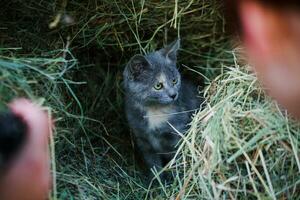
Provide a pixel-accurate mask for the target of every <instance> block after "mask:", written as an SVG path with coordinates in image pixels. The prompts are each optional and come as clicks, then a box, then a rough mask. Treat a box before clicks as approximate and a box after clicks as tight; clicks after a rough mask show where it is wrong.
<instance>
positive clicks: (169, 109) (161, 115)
mask: <svg viewBox="0 0 300 200" xmlns="http://www.w3.org/2000/svg"><path fill="white" fill-rule="evenodd" d="M145 111H146V112H145V113H146V115H145V116H144V119H145V120H146V121H147V126H148V127H147V128H148V129H149V130H155V129H158V128H161V127H162V126H164V125H167V123H168V121H169V120H170V119H171V118H172V117H173V114H174V113H175V112H176V110H175V108H174V107H173V106H166V107H149V108H147V109H146V110H145Z"/></svg>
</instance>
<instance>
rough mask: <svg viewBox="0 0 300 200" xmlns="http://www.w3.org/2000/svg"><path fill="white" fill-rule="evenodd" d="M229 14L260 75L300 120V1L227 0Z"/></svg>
mask: <svg viewBox="0 0 300 200" xmlns="http://www.w3.org/2000/svg"><path fill="white" fill-rule="evenodd" d="M225 5H226V10H227V13H226V16H227V17H228V22H229V23H230V24H231V26H230V27H231V28H233V29H234V30H236V31H237V32H238V33H239V34H240V35H241V38H242V41H243V43H244V46H245V47H246V53H247V56H248V58H249V61H250V63H251V65H252V66H253V67H254V69H255V71H256V72H257V75H258V78H259V79H260V81H261V83H262V84H263V86H264V87H265V89H266V90H267V92H268V94H270V95H271V96H272V97H274V98H275V99H276V100H277V101H278V102H279V104H280V105H282V106H283V107H284V108H286V109H287V110H288V111H289V113H291V114H292V115H293V116H295V117H297V118H298V119H300V106H299V105H298V104H299V103H300V2H299V0H227V1H225Z"/></svg>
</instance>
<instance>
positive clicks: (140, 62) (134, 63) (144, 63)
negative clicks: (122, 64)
mask: <svg viewBox="0 0 300 200" xmlns="http://www.w3.org/2000/svg"><path fill="white" fill-rule="evenodd" d="M127 68H128V70H129V74H130V78H131V79H136V78H138V77H139V76H140V75H141V74H142V73H144V72H145V71H147V70H148V69H149V68H150V63H149V62H148V60H147V59H146V58H145V56H143V55H140V54H138V55H135V56H133V57H132V58H131V59H130V61H129V63H128V64H127Z"/></svg>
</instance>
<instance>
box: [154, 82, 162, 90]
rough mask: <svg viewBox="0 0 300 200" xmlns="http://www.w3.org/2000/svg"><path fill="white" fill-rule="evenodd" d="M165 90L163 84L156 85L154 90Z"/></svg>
mask: <svg viewBox="0 0 300 200" xmlns="http://www.w3.org/2000/svg"><path fill="white" fill-rule="evenodd" d="M162 88H163V84H162V83H157V84H155V85H154V89H156V90H161V89H162Z"/></svg>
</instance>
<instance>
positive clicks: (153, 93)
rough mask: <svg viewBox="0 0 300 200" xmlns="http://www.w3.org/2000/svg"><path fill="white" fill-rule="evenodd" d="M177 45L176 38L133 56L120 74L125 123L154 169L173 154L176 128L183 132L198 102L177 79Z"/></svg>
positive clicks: (192, 91)
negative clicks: (154, 48) (161, 45)
mask: <svg viewBox="0 0 300 200" xmlns="http://www.w3.org/2000/svg"><path fill="white" fill-rule="evenodd" d="M179 45H180V40H179V39H178V40H177V41H175V42H173V43H171V44H170V45H168V46H167V47H165V48H162V49H160V50H158V51H155V52H152V53H149V54H147V55H145V56H143V55H135V56H133V57H132V58H131V60H130V61H129V63H128V64H127V66H126V67H125V70H124V73H123V77H124V89H125V94H126V96H125V99H126V103H125V110H126V115H127V120H128V123H129V126H130V128H131V129H132V130H133V133H134V136H135V139H136V144H137V146H138V148H139V150H140V151H141V153H142V155H143V157H144V160H145V162H146V164H147V166H148V167H149V168H152V167H156V168H157V169H158V170H160V169H161V168H162V167H164V165H166V164H167V163H168V162H169V161H170V160H171V159H172V157H173V156H174V153H175V151H176V148H175V146H176V144H177V143H178V141H179V139H180V136H179V134H178V131H179V132H180V133H182V134H184V133H185V132H186V130H187V129H188V124H189V122H191V115H192V113H193V112H194V111H195V109H198V108H199V106H200V103H201V99H199V98H198V97H197V94H198V92H197V88H196V87H195V86H194V85H192V84H191V83H189V82H187V81H185V80H181V76H180V73H179V72H178V69H177V67H176V60H177V51H178V49H179ZM172 126H173V127H172ZM174 128H175V129H174ZM149 172H150V171H149Z"/></svg>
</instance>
